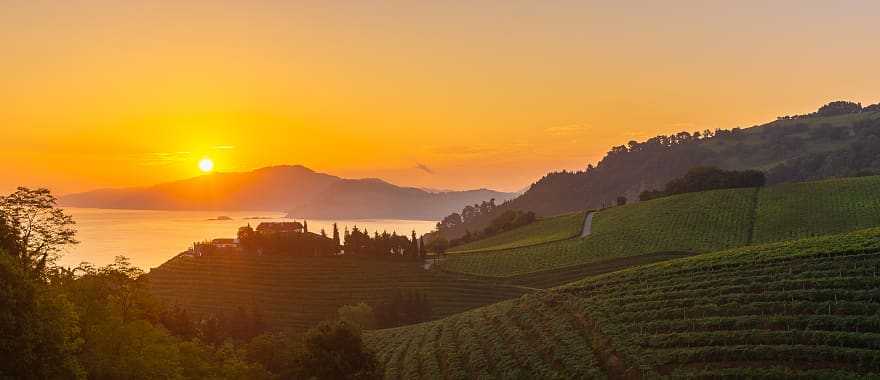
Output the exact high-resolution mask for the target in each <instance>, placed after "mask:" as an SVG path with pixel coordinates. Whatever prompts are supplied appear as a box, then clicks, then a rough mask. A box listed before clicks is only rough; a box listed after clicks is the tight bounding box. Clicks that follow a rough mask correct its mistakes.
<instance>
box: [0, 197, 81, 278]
mask: <svg viewBox="0 0 880 380" xmlns="http://www.w3.org/2000/svg"><path fill="white" fill-rule="evenodd" d="M55 204H56V199H55V197H54V196H52V194H51V193H50V192H49V190H48V189H29V188H26V187H19V188H18V190H16V191H15V192H14V193H12V194H9V195H7V196H3V197H0V222H2V224H3V226H2V227H0V244H2V247H3V248H5V249H6V250H7V253H8V254H10V255H12V256H13V257H15V259H16V261H17V262H18V264H19V265H20V266H21V267H22V269H23V270H24V271H25V273H28V274H30V275H32V276H39V275H42V274H43V272H44V271H45V270H46V268H47V267H48V266H51V265H52V263H53V262H54V261H55V259H56V258H57V255H58V253H59V252H60V251H61V249H62V248H63V247H64V246H66V245H69V244H76V243H77V241H76V239H74V236H75V235H76V230H75V229H74V228H73V225H74V224H75V223H74V221H73V218H72V217H71V216H69V215H66V214H65V213H64V211H63V210H61V209H58V208H55Z"/></svg>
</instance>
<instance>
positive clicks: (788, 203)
mask: <svg viewBox="0 0 880 380" xmlns="http://www.w3.org/2000/svg"><path fill="white" fill-rule="evenodd" d="M878 225H880V176H872V177H860V178H847V179H837V180H825V181H817V182H800V183H789V184H783V185H779V186H773V187H768V188H764V189H761V191H760V193H759V196H758V209H757V217H756V220H755V234H754V241H755V242H758V243H763V242H772V241H781V240H791V239H797V238H803V237H810V236H818V235H825V234H829V233H838V232H845V231H852V230H856V229H860V228H868V227H874V226H878Z"/></svg>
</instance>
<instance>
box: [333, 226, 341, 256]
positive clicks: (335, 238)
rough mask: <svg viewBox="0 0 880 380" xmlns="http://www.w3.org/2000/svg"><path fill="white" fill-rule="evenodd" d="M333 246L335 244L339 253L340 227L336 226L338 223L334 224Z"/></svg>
mask: <svg viewBox="0 0 880 380" xmlns="http://www.w3.org/2000/svg"><path fill="white" fill-rule="evenodd" d="M333 244H335V247H336V252H337V253H338V252H339V246H340V245H341V244H340V243H339V227H337V226H336V223H333Z"/></svg>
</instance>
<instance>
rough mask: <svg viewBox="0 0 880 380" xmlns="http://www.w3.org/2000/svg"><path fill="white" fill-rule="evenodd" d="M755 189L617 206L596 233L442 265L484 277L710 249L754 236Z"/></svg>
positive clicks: (599, 220)
mask: <svg viewBox="0 0 880 380" xmlns="http://www.w3.org/2000/svg"><path fill="white" fill-rule="evenodd" d="M754 203H755V189H730V190H715V191H709V192H705V193H692V194H682V195H677V196H671V197H666V198H659V199H654V200H651V201H647V202H641V203H635V204H630V205H625V206H619V207H613V208H609V209H605V210H602V211H599V212H597V213H596V215H595V216H594V217H593V231H592V235H590V236H589V237H587V238H583V239H570V240H563V241H558V242H554V243H549V244H542V245H539V246H534V247H522V248H513V249H508V250H504V251H494V252H486V253H471V254H460V255H449V256H448V257H447V258H446V260H444V261H443V262H441V263H440V264H439V266H440V267H441V268H442V269H444V270H448V271H453V272H461V273H468V274H475V275H482V276H494V277H510V276H517V275H525V274H529V273H534V272H541V271H547V270H553V269H558V268H564V267H569V266H574V265H582V264H588V263H595V262H600V261H604V260H609V259H613V258H619V257H628V256H637V255H642V254H648V253H655V252H670V251H671V252H678V251H686V252H708V251H713V250H718V249H723V248H729V247H735V246H740V245H744V244H746V243H747V242H748V241H749V234H750V231H751V218H752V209H753V208H754Z"/></svg>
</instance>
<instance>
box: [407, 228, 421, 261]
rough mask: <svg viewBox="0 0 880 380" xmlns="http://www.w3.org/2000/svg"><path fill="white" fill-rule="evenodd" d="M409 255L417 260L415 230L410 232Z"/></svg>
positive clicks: (417, 248)
mask: <svg viewBox="0 0 880 380" xmlns="http://www.w3.org/2000/svg"><path fill="white" fill-rule="evenodd" d="M409 255H410V257H412V258H414V259H418V258H419V239H418V238H417V237H416V230H413V231H412V240H410V248H409Z"/></svg>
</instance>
